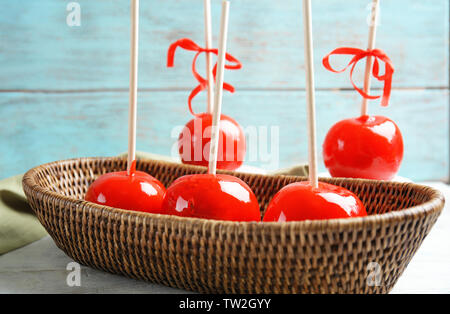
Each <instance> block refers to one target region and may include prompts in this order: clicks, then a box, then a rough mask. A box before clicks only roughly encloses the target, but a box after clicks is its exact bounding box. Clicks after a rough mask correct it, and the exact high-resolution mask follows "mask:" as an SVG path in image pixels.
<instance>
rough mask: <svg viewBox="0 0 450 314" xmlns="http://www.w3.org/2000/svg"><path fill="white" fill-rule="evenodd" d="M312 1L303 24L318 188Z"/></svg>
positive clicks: (313, 179)
mask: <svg viewBox="0 0 450 314" xmlns="http://www.w3.org/2000/svg"><path fill="white" fill-rule="evenodd" d="M311 15H312V14H311V0H303V23H304V27H303V29H304V37H305V43H304V46H305V63H306V102H307V104H306V105H307V106H306V107H307V111H308V146H309V147H308V148H309V182H310V184H311V185H312V186H313V187H314V188H317V187H318V178H317V148H316V112H315V95H314V89H315V87H314V54H313V38H312V16H311Z"/></svg>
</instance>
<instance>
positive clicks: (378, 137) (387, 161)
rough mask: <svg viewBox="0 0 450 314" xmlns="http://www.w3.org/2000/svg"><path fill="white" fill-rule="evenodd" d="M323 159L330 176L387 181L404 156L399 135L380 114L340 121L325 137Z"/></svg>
mask: <svg viewBox="0 0 450 314" xmlns="http://www.w3.org/2000/svg"><path fill="white" fill-rule="evenodd" d="M323 159H324V162H325V166H326V167H327V168H328V171H329V172H330V174H331V175H332V176H333V177H348V178H365V179H376V180H390V179H392V178H393V177H395V175H396V174H397V172H398V170H399V168H400V164H401V162H402V159H403V138H402V134H401V132H400V130H399V128H398V127H397V125H396V124H395V123H394V121H392V120H390V119H389V118H386V117H383V116H361V117H359V118H352V119H346V120H342V121H340V122H338V123H336V124H335V125H334V126H333V127H332V128H331V129H330V131H329V132H328V134H327V136H326V138H325V141H324V143H323Z"/></svg>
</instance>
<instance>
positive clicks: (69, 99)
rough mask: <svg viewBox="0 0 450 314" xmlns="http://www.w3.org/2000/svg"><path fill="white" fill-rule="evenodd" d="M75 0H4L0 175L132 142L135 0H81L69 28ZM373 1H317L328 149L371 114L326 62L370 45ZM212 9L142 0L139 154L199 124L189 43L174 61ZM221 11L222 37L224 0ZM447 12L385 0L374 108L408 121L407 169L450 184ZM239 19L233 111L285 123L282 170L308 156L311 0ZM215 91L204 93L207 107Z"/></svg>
mask: <svg viewBox="0 0 450 314" xmlns="http://www.w3.org/2000/svg"><path fill="white" fill-rule="evenodd" d="M69 2H70V1H63V0H39V1H36V0H21V1H11V0H0V5H1V8H2V9H1V10H0V82H1V83H0V117H1V123H0V179H1V178H5V177H8V176H11V175H14V174H17V173H21V172H24V171H26V170H27V169H29V168H30V167H33V166H36V165H38V164H41V163H44V162H49V161H53V160H58V159H65V158H71V157H80V156H100V155H102V156H103V155H116V154H118V153H121V152H123V151H125V150H126V148H127V142H126V141H127V136H126V131H127V106H128V92H127V86H128V65H129V1H128V0H108V1H107V0H79V1H77V2H78V3H79V4H80V5H81V26H80V27H69V26H67V24H66V16H67V14H68V12H67V11H66V5H67V4H68V3H69ZM369 4H370V0H347V1H342V0H314V1H313V15H314V17H313V23H314V25H313V26H314V36H315V38H314V40H315V59H316V85H317V88H318V93H317V117H318V141H319V143H321V142H322V141H323V138H324V136H325V134H326V131H327V130H328V129H329V128H330V127H331V125H332V124H333V123H335V122H336V121H337V120H339V119H343V118H346V117H350V116H356V115H357V114H358V113H359V104H360V97H359V95H358V94H357V93H356V92H354V91H353V90H351V89H350V88H349V87H350V85H349V81H348V74H341V75H336V74H332V73H330V72H327V71H326V70H324V69H323V67H322V66H321V59H322V57H323V56H324V55H325V54H326V53H328V52H329V51H331V50H332V49H334V48H336V47H338V46H355V47H361V48H364V47H365V46H366V41H367V33H368V27H367V24H366V18H367V16H368V14H369V12H370V11H369ZM202 5H203V1H201V0H145V1H141V30H140V57H139V65H140V68H139V88H140V90H141V92H140V94H139V119H138V149H139V150H145V151H151V152H154V153H159V154H170V151H171V148H172V146H173V143H174V141H175V139H174V138H172V137H171V130H172V127H173V126H174V125H183V124H184V123H186V122H187V121H188V120H189V119H190V118H191V117H190V115H189V114H188V111H187V104H186V98H187V95H188V93H189V91H190V90H191V89H192V88H193V87H194V86H195V82H194V81H193V79H192V75H191V73H190V62H191V60H192V57H193V55H192V53H189V52H182V51H180V52H179V53H178V54H177V59H176V67H175V68H173V69H167V68H166V67H165V58H166V50H167V47H168V46H169V45H170V43H172V42H173V41H174V40H176V39H178V38H181V37H189V38H192V39H194V40H195V41H197V42H199V43H202V42H203V6H202ZM212 9H213V24H214V25H213V30H214V34H215V36H214V41H215V42H216V41H217V36H216V35H217V32H218V23H219V21H218V19H219V16H220V0H212ZM448 13H449V3H448V0H428V1H426V0H381V17H380V18H381V21H380V22H381V24H380V26H379V29H378V40H377V47H379V48H382V49H384V50H385V51H386V52H387V53H388V55H389V56H390V57H391V59H392V60H393V62H394V64H395V68H396V73H395V76H394V84H393V87H394V90H393V92H392V98H391V106H390V107H389V108H380V107H379V105H378V102H376V101H375V102H371V103H370V112H371V113H374V114H383V115H387V116H389V117H391V118H392V119H394V120H395V121H396V122H397V123H398V125H399V127H400V128H401V130H402V132H403V135H404V138H405V148H406V151H405V158H404V162H403V165H402V168H401V170H400V175H403V176H407V177H410V178H412V179H414V180H441V179H446V177H447V174H448V170H449V169H448V168H449V163H448V160H449V158H448V157H449V156H448V151H449V147H448V143H449V132H448V129H449V127H448V112H449V108H448V106H449V84H448V82H449V77H448V72H449V71H448V68H449V64H448V62H449V42H448V37H449V31H448V30H449V14H448ZM230 14H231V15H230V29H229V45H228V46H229V49H228V50H229V52H230V53H232V54H234V55H235V56H236V57H238V58H239V59H240V60H241V61H242V63H243V64H244V67H243V69H242V70H241V71H227V73H226V74H225V78H226V81H228V82H230V83H233V84H234V85H235V86H236V88H237V91H236V93H235V94H234V95H229V94H226V95H225V98H224V107H223V111H224V113H226V114H229V115H231V116H233V117H234V118H235V119H237V120H238V121H239V122H240V124H242V125H243V126H244V127H246V126H250V125H254V126H264V125H267V126H279V127H280V149H279V154H280V156H279V157H280V164H279V166H280V167H287V166H289V165H292V164H294V163H298V162H302V161H305V160H306V159H307V153H306V150H307V142H306V140H305V136H306V127H305V123H306V120H305V93H304V87H305V82H304V58H303V50H302V47H303V36H302V34H303V33H302V21H301V1H300V0H280V1H278V0H277V1H274V0H245V1H243V0H242V1H236V0H235V1H232V3H231V12H230ZM344 61H345V60H344V58H342V59H340V58H339V59H336V64H341V65H342V64H344ZM202 62H203V60H200V62H199V69H203V63H202ZM362 69H363V64H361V66H360V67H359V70H362ZM361 72H362V71H359V73H358V74H357V75H356V76H355V77H356V78H357V80H359V81H361ZM374 86H375V87H378V88H379V87H380V85H377V84H375V85H374ZM378 92H379V91H378ZM204 99H205V97H204V95H201V96H199V97H198V99H197V100H196V105H195V106H196V110H197V111H199V110H201V109H203V108H204ZM249 164H252V165H255V166H266V165H265V164H263V163H261V162H252V163H249ZM322 170H323V167H322Z"/></svg>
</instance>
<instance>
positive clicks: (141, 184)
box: [85, 171, 165, 213]
mask: <svg viewBox="0 0 450 314" xmlns="http://www.w3.org/2000/svg"><path fill="white" fill-rule="evenodd" d="M164 193H165V188H164V186H163V185H162V183H161V182H159V181H158V180H157V179H155V178H154V177H152V176H151V175H149V174H147V173H145V172H142V171H135V172H131V174H130V175H129V174H128V173H127V171H120V172H110V173H106V174H104V175H102V176H100V177H99V178H98V179H97V180H95V181H94V183H92V184H91V186H90V187H89V189H88V191H87V193H86V197H85V199H86V201H89V202H93V203H97V204H100V205H106V206H110V207H115V208H121V209H128V210H135V211H141V212H149V213H154V212H157V211H159V210H160V209H161V204H162V202H163V198H164Z"/></svg>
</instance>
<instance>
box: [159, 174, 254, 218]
mask: <svg viewBox="0 0 450 314" xmlns="http://www.w3.org/2000/svg"><path fill="white" fill-rule="evenodd" d="M161 213H162V214H168V215H176V216H182V217H196V218H205V219H216V220H231V221H260V220H261V216H260V215H261V214H260V211H259V205H258V201H257V200H256V197H255V194H253V192H252V190H251V189H250V188H249V186H248V185H247V184H245V183H244V182H243V181H242V180H240V179H238V178H236V177H234V176H230V175H223V174H217V175H213V174H197V175H187V176H183V177H180V178H178V179H177V180H175V181H174V182H173V183H172V185H171V186H170V187H169V188H168V189H167V192H166V195H165V197H164V202H163V204H162V210H161Z"/></svg>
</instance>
